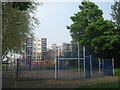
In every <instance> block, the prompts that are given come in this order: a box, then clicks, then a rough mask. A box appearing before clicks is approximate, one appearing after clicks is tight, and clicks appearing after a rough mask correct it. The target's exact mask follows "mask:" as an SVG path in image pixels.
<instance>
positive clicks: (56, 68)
mask: <svg viewBox="0 0 120 90" xmlns="http://www.w3.org/2000/svg"><path fill="white" fill-rule="evenodd" d="M57 79H58V59H57V57H55V80H57Z"/></svg>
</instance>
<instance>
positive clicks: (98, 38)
mask: <svg viewBox="0 0 120 90" xmlns="http://www.w3.org/2000/svg"><path fill="white" fill-rule="evenodd" d="M91 6H92V7H93V8H92V9H91ZM79 8H80V10H81V11H80V12H78V13H77V14H75V16H72V17H71V19H72V21H73V24H72V25H70V26H67V28H68V29H70V33H71V36H72V38H73V41H78V42H79V43H80V44H82V45H84V46H86V47H87V49H88V50H89V51H91V52H94V53H95V54H96V55H97V56H99V57H100V58H112V57H116V54H117V55H118V54H119V52H120V47H119V46H120V41H119V40H120V33H119V32H118V29H117V28H116V27H117V25H116V24H115V23H114V22H112V21H110V20H104V18H103V17H102V10H100V9H99V8H98V6H97V5H95V4H93V3H91V2H82V5H80V6H79ZM115 62H117V60H116V61H115Z"/></svg>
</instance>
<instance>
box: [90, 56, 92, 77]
mask: <svg viewBox="0 0 120 90" xmlns="http://www.w3.org/2000/svg"><path fill="white" fill-rule="evenodd" d="M90 75H91V77H92V56H91V55H90Z"/></svg>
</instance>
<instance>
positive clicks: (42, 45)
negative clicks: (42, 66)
mask: <svg viewBox="0 0 120 90" xmlns="http://www.w3.org/2000/svg"><path fill="white" fill-rule="evenodd" d="M46 52H47V38H28V40H27V42H26V58H27V59H45V57H46Z"/></svg>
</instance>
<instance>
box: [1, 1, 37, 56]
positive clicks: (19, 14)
mask: <svg viewBox="0 0 120 90" xmlns="http://www.w3.org/2000/svg"><path fill="white" fill-rule="evenodd" d="M23 4H24V5H23ZM25 5H26V6H25ZM28 5H29V7H28ZM21 8H22V9H21ZM34 10H35V5H34V4H32V2H31V3H28V2H16V3H15V2H3V3H2V11H3V13H2V58H4V56H6V55H7V54H8V53H9V52H15V53H20V52H21V50H22V49H23V48H24V43H25V41H26V38H27V37H29V36H33V33H32V30H33V28H34V27H35V25H37V24H38V21H37V19H36V18H35V17H34V16H31V15H30V13H31V12H33V11H34ZM33 13H34V12H33Z"/></svg>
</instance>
